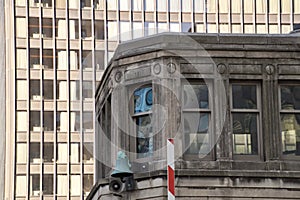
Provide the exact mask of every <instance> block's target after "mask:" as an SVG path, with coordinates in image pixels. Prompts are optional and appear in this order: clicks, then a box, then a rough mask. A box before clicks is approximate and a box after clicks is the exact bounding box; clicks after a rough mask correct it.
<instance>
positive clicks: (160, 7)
mask: <svg viewBox="0 0 300 200" xmlns="http://www.w3.org/2000/svg"><path fill="white" fill-rule="evenodd" d="M152 1H153V0H152ZM167 3H168V2H167V0H159V1H157V11H161V12H164V11H167Z"/></svg>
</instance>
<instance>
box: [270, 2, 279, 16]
mask: <svg viewBox="0 0 300 200" xmlns="http://www.w3.org/2000/svg"><path fill="white" fill-rule="evenodd" d="M269 12H270V13H278V0H269Z"/></svg>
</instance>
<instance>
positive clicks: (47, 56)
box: [42, 49, 53, 69]
mask: <svg viewBox="0 0 300 200" xmlns="http://www.w3.org/2000/svg"><path fill="white" fill-rule="evenodd" d="M42 64H43V66H44V69H53V50H52V49H43V62H42Z"/></svg>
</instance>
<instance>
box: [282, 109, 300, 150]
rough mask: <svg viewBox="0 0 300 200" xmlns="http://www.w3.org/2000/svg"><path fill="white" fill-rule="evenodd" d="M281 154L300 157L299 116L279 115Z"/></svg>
mask: <svg viewBox="0 0 300 200" xmlns="http://www.w3.org/2000/svg"><path fill="white" fill-rule="evenodd" d="M280 117H281V139H282V152H283V154H291V155H300V114H281V115H280Z"/></svg>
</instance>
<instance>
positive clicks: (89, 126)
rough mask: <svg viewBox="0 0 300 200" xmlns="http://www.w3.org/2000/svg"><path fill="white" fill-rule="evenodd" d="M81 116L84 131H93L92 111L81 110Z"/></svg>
mask: <svg viewBox="0 0 300 200" xmlns="http://www.w3.org/2000/svg"><path fill="white" fill-rule="evenodd" d="M82 118H83V129H84V131H93V113H92V112H83V116H82Z"/></svg>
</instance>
